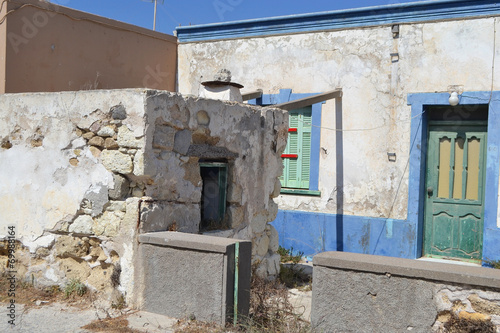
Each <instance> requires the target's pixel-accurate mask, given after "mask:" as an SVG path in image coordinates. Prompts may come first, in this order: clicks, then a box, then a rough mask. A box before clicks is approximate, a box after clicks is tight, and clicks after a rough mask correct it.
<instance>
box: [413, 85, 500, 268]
mask: <svg viewBox="0 0 500 333" xmlns="http://www.w3.org/2000/svg"><path fill="white" fill-rule="evenodd" d="M449 97H450V94H449V93H447V92H445V93H416V94H408V105H410V106H411V142H410V161H409V164H410V165H409V168H410V173H409V180H408V219H407V220H408V223H410V224H411V225H412V227H413V228H414V231H415V233H414V235H409V238H410V237H411V238H412V239H411V240H413V241H414V244H415V247H414V257H415V258H420V257H421V256H422V254H423V239H424V215H425V211H424V205H425V172H426V166H427V133H428V127H429V121H428V117H427V113H426V112H425V111H426V108H427V107H429V106H449V105H450V104H449ZM459 98H460V105H489V108H488V129H487V148H486V149H487V151H486V184H485V202H484V207H485V209H484V228H483V260H499V259H500V245H499V244H500V222H497V214H498V182H499V169H500V91H493V92H490V91H479V92H477V91H476V92H464V93H463V94H462V95H460V97H459Z"/></svg>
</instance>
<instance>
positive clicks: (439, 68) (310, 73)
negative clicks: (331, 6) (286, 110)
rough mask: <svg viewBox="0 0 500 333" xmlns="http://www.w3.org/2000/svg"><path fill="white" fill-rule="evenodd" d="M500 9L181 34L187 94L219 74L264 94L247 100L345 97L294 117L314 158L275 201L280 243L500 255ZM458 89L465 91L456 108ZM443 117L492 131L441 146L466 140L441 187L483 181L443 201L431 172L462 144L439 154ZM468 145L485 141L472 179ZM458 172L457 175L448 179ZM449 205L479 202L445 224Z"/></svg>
mask: <svg viewBox="0 0 500 333" xmlns="http://www.w3.org/2000/svg"><path fill="white" fill-rule="evenodd" d="M499 15H500V5H499V4H498V3H497V2H496V1H493V0H480V1H466V0H439V1H424V2H416V3H405V4H396V5H389V6H381V7H372V8H361V9H354V10H343V11H333V12H324V13H316V14H305V15H296V16H286V17H276V18H269V19H257V20H249V21H240V22H228V23H218V24H208V25H200V26H189V27H179V28H177V36H178V38H179V41H180V44H179V74H178V75H179V91H180V92H181V93H184V94H198V93H199V89H200V83H201V82H200V81H202V80H203V78H207V77H211V76H212V75H213V73H215V72H216V71H217V70H218V69H220V68H227V69H229V70H231V71H232V74H233V79H234V80H235V81H238V82H240V83H241V84H243V85H244V86H245V89H246V90H247V91H255V90H257V89H262V90H263V95H262V96H261V97H260V98H257V99H255V100H252V101H249V103H255V104H262V105H269V104H279V103H285V102H289V101H293V100H297V99H299V98H304V97H307V96H311V95H314V94H318V93H323V92H327V91H332V90H334V89H336V88H341V89H342V97H341V98H336V99H332V100H328V101H325V102H323V103H318V102H315V103H316V104H313V105H311V106H309V107H308V110H309V111H308V112H309V116H307V115H305V113H304V112H306V111H304V110H298V111H297V112H298V114H299V115H300V114H304V117H309V118H308V120H307V121H303V120H300V119H299V120H298V122H297V124H307V125H308V126H309V131H310V133H311V134H310V135H311V136H310V140H311V143H310V146H309V148H308V149H310V150H308V152H309V153H310V156H309V155H304V156H305V157H304V158H303V159H304V160H306V162H307V163H308V165H302V166H303V170H305V172H304V174H303V175H302V176H301V177H302V178H304V179H305V181H301V182H299V183H298V182H294V185H290V186H286V185H285V186H283V189H282V190H281V195H280V196H279V198H278V200H277V201H278V204H279V208H280V211H279V213H278V218H277V219H276V220H275V221H274V223H273V225H274V226H275V227H276V228H277V230H278V231H279V234H280V243H281V245H283V246H285V247H287V248H290V247H291V246H293V248H294V249H295V250H300V251H303V252H305V254H311V255H312V254H315V253H319V252H323V251H329V250H338V251H346V252H359V253H367V254H379V255H385V256H394V257H402V258H412V259H414V258H419V257H421V256H427V255H431V256H441V257H456V256H460V257H461V258H462V259H467V258H468V259H473V260H476V262H479V261H480V260H481V259H483V260H498V259H500V247H499V246H500V245H499V244H500V218H499V216H500V215H499V214H500V211H499V210H498V202H499V196H498V184H499V176H498V175H499V170H500V155H499V154H498V151H500V136H499V135H498V133H500V122H499V119H500V118H499V116H500V103H499V102H498V101H499V99H500V91H499V89H500V81H499V80H500V75H497V74H498V68H499V66H500V57H498V56H497V55H498V52H499V49H498V45H500V36H499V34H498V33H497V32H498V31H499V29H500V22H499V19H498V17H499ZM255 50H258V52H255ZM208 55H210V56H208ZM452 92H457V94H458V97H459V106H457V107H454V108H452V107H451V106H450V102H449V97H450V93H452ZM244 93H245V91H243V94H244ZM438 118H439V119H438ZM434 121H440V122H441V124H444V123H446V124H447V125H446V126H451V127H452V128H454V130H456V129H457V128H458V127H459V126H462V125H473V126H479V125H482V126H483V127H482V129H481V130H480V131H479V132H477V133H478V134H477V136H473V137H467V138H466V139H464V138H462V137H461V136H460V135H462V134H458V136H457V134H456V133H455V134H454V136H453V135H451V134H443V135H448V137H442V138H440V139H439V140H441V139H442V140H445V141H446V140H451V137H452V136H453V140H455V138H458V139H457V140H458V141H456V145H458V146H457V147H458V148H456V149H455V148H453V149H451V151H453V152H454V151H455V150H456V151H457V154H456V155H453V156H455V159H456V161H455V162H456V163H451V162H450V163H449V164H448V165H447V166H446V168H444V167H443V168H441V170H445V171H442V173H441V174H439V175H440V176H439V177H440V178H439V179H441V180H442V181H443V182H442V183H440V185H439V186H440V189H442V190H444V189H445V188H448V186H447V185H449V186H452V185H453V184H455V185H457V184H459V183H460V184H463V188H462V187H459V186H454V187H453V188H454V189H455V190H454V191H458V192H462V191H463V192H465V187H466V186H469V185H470V186H473V184H474V183H475V185H474V186H476V185H478V186H479V189H476V190H471V189H469V190H467V191H471V192H475V196H474V199H471V198H470V197H469V195H467V197H466V196H465V195H463V196H462V194H463V193H457V192H453V196H448V195H447V194H443V192H440V191H439V190H438V189H437V188H438V186H437V183H435V184H434V182H435V179H434V178H433V177H434V176H432V177H430V176H429V177H428V176H427V173H428V172H430V174H432V175H434V173H435V172H437V171H436V170H438V167H437V166H436V165H434V164H432V163H433V162H436V161H437V158H436V156H434V155H432V156H431V155H428V154H429V153H428V152H429V151H431V150H432V149H434V147H435V146H436V145H440V144H445V143H446V144H448V143H449V142H451V141H446V142H445V143H440V141H439V140H438V141H433V142H432V147H433V148H432V149H428V147H431V144H430V143H429V142H428V140H427V137H428V133H429V131H430V130H432V131H434V130H435V128H436V127H433V126H434V125H435V123H433V122H434ZM474 121H476V122H474ZM297 126H299V125H297ZM297 126H291V127H297ZM299 127H300V126H299ZM486 128H487V129H486ZM298 130H299V132H300V131H301V130H300V128H299V129H298ZM295 131H297V129H295ZM446 133H451V132H449V131H448V132H446ZM461 133H462V132H461ZM474 133H475V132H474ZM467 135H468V134H467ZM471 135H476V134H471ZM461 140H468V144H472V143H477V142H479V141H480V142H482V144H483V146H481V148H480V149H481V150H479V148H478V149H477V150H476V153H477V155H474V156H477V159H476V160H475V161H476V162H477V164H478V166H477V168H476V170H480V171H478V172H479V174H480V175H479V176H475V177H476V178H475V180H474V177H473V176H472V173H471V176H470V177H471V178H470V179H469V181H468V182H465V181H464V179H465V178H460V177H462V176H461V174H464V175H465V174H467V172H468V171H467V166H465V167H462V165H460V164H462V163H461V162H464V161H465V159H463V160H462V161H461V162H460V161H458V159H459V158H462V157H463V156H465V155H459V152H460V153H461V152H463V148H462V146H461V143H460V142H461ZM473 141H474V142H473ZM486 141H487V146H486V144H485V143H486ZM443 142H444V141H443ZM453 142H455V141H453ZM454 144H455V143H454ZM450 145H451V143H450ZM466 146H467V145H466ZM443 147H444V146H443ZM471 147H472V146H471ZM437 149H439V148H437ZM443 149H444V148H443ZM470 149H471V151H472V148H470ZM432 151H435V150H432ZM443 151H444V150H443ZM300 154H302V153H299V154H297V153H292V154H287V155H285V161H287V160H290V159H293V158H297V156H299V158H301V157H300V156H302V155H300ZM443 154H444V153H443ZM469 156H472V155H469ZM470 158H472V157H470ZM450 159H451V157H450V155H448V161H451V160H450ZM440 162H442V163H448V162H447V161H445V160H442V161H441V160H440ZM307 163H306V164H307ZM436 163H437V162H436ZM464 163H466V162H464ZM480 163H483V164H481V165H479V164H480ZM459 165H460V166H459ZM463 165H466V164H463ZM455 166H457V168H456V170H457V171H455ZM448 170H449V171H450V173H451V174H452V175H453V176H451V177H452V178H446V177H448V176H446V177H445V174H446V175H448V174H450V173H448V172H447V171H448ZM460 170H461V171H462V172H460ZM471 170H472V168H471ZM471 172H472V171H471ZM483 176H484V178H483ZM436 177H437V176H436ZM453 177H455V178H453ZM445 178H446V179H447V182H446V179H445ZM450 179H454V180H453V181H450ZM431 183H432V184H431ZM478 183H479V184H478ZM466 184H469V185H466ZM459 188H462V191H459V190H458V189H459ZM427 189H429V194H428V192H427ZM433 189H434V191H433ZM450 193H451V192H450ZM467 193H468V192H467ZM448 194H449V193H448ZM476 197H477V198H476ZM440 198H445V199H446V200H448V201H446V200H445V201H446V202H447V204H451V205H453V208H450V210H448V211H449V212H451V211H452V210H456V209H462V208H463V206H461V205H462V204H466V205H467V204H469V203H473V201H474V203H473V205H476V206H475V207H474V208H473V209H474V210H475V211H476V212H472V211H470V212H464V213H457V214H458V215H460V216H458V215H455V216H453V217H452V218H451V217H450V218H449V219H448V218H445V217H444V216H445V215H446V213H444V211H440V208H439V207H438V206H439V205H440V203H439V202H438V201H439V200H440ZM482 199H484V200H482ZM436 205H437V206H436ZM450 207H451V206H450ZM468 207H469V208H471V207H472V206H468ZM471 209H472V208H471ZM426 214H427V215H428V216H427V217H426ZM440 214H441V215H440ZM440 219H441V220H442V222H443V221H444V222H443V224H440V223H441V222H439V221H441V220H440ZM445 220H446V221H445ZM436 221H437V222H436ZM433 223H434V224H433ZM460 228H464V230H465V231H464V232H462V231H460V230H461V229H460ZM426 233H427V234H426ZM451 235H452V236H451ZM461 235H462V236H461ZM463 235H466V237H465V236H463ZM451 241H453V242H455V241H456V242H459V243H460V245H454V244H451V245H450V244H447V242H451ZM460 247H461V248H460Z"/></svg>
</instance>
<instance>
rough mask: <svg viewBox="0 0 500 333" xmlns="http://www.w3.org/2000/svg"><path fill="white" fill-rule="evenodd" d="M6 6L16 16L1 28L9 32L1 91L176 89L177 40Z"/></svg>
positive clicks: (34, 7)
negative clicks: (3, 85) (4, 82)
mask: <svg viewBox="0 0 500 333" xmlns="http://www.w3.org/2000/svg"><path fill="white" fill-rule="evenodd" d="M4 7H6V9H7V10H9V11H11V13H10V14H9V15H8V16H7V19H6V20H5V21H4V22H3V23H2V24H0V29H3V30H5V29H6V30H7V36H6V39H3V38H2V39H1V40H2V43H1V44H2V46H0V51H2V49H1V48H2V47H6V71H5V81H6V85H5V88H4V89H1V90H0V92H7V93H14V92H42V91H74V90H90V89H111V88H113V89H114V88H140V87H147V88H154V89H162V90H169V91H174V90H175V71H176V57H177V40H176V38H175V37H173V36H169V35H165V34H162V33H158V32H154V31H150V30H148V29H143V28H140V27H136V26H132V25H129V24H125V23H122V22H118V21H113V20H109V19H106V18H103V17H99V16H96V15H92V14H88V13H83V12H79V11H75V10H71V9H69V8H65V7H62V6H58V5H54V4H49V3H46V2H41V1H37V0H14V1H9V2H8V3H7V5H6V6H4ZM1 31H2V30H0V33H1ZM0 74H2V72H1V71H0ZM0 88H1V86H0Z"/></svg>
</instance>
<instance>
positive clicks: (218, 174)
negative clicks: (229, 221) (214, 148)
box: [200, 162, 227, 231]
mask: <svg viewBox="0 0 500 333" xmlns="http://www.w3.org/2000/svg"><path fill="white" fill-rule="evenodd" d="M200 175H201V179H202V180H203V187H202V192H201V224H200V230H201V231H210V230H218V229H225V225H224V222H225V219H224V217H225V215H226V188H227V163H220V162H203V163H200Z"/></svg>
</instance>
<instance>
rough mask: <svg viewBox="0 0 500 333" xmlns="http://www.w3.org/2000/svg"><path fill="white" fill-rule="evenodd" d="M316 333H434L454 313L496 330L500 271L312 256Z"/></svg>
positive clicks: (375, 258) (349, 256) (359, 256)
mask: <svg viewBox="0 0 500 333" xmlns="http://www.w3.org/2000/svg"><path fill="white" fill-rule="evenodd" d="M313 274H314V279H313V300H312V312H311V313H312V324H313V327H314V328H315V329H317V330H318V331H320V332H331V331H339V332H345V331H349V332H382V331H384V332H403V331H412V332H431V331H434V332H437V331H440V329H442V327H443V325H444V324H445V323H446V322H448V321H449V320H450V319H451V317H452V315H455V316H459V317H460V318H468V319H475V320H482V321H486V322H488V321H491V322H492V323H493V324H494V325H496V326H497V329H498V328H500V271H498V270H494V269H489V268H481V267H471V266H464V265H459V264H443V263H433V262H425V261H420V260H408V259H399V258H387V257H381V256H371V255H364V254H354V253H342V252H325V253H322V254H319V255H317V256H315V257H314V273H313Z"/></svg>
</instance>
